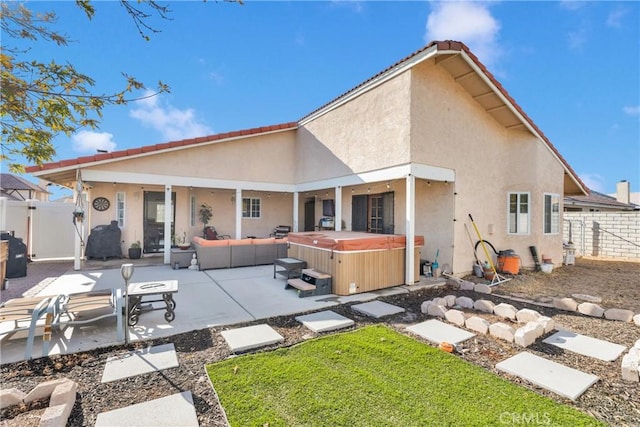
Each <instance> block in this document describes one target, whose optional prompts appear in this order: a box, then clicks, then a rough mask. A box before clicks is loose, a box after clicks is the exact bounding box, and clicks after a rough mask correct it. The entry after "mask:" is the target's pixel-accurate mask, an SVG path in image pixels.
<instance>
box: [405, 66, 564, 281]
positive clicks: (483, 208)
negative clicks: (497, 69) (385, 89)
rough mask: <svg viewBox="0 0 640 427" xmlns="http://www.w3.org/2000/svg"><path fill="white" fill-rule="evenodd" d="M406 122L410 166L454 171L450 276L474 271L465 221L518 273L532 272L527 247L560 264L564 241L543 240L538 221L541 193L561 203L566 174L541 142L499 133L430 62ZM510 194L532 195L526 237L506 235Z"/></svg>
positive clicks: (416, 81)
mask: <svg viewBox="0 0 640 427" xmlns="http://www.w3.org/2000/svg"><path fill="white" fill-rule="evenodd" d="M411 118H412V120H411V154H412V161H414V162H417V163H423V164H429V165H435V166H441V167H445V168H451V169H453V170H455V175H456V182H455V183H454V185H453V186H450V187H451V188H452V190H450V191H453V192H455V193H457V195H455V196H454V198H455V204H454V207H453V214H454V215H455V219H456V221H455V225H454V229H455V235H454V240H453V242H452V243H453V245H454V247H455V251H456V257H455V259H454V260H453V267H454V271H456V272H457V271H469V270H471V266H472V264H473V251H472V250H471V245H470V244H469V239H468V237H467V236H466V232H465V230H464V224H465V223H467V226H468V227H470V231H471V233H472V237H473V240H474V242H475V241H476V240H478V239H477V236H476V234H475V232H474V230H473V228H472V227H471V224H470V221H469V217H468V214H472V215H473V218H474V220H475V222H476V225H477V226H478V228H479V230H480V234H481V235H482V237H483V238H484V239H485V240H489V241H490V242H491V243H492V244H493V245H494V246H495V247H496V249H497V250H504V249H513V250H515V251H516V253H517V254H519V255H520V257H521V259H522V263H523V265H524V266H532V265H533V260H532V258H531V256H530V254H529V249H528V248H529V246H532V245H533V246H536V247H537V249H538V253H540V254H542V253H544V254H549V255H550V256H551V257H552V258H553V259H554V262H556V261H561V251H562V236H561V235H560V234H556V235H548V236H545V235H544V234H543V223H542V221H543V217H542V213H543V195H544V193H545V192H547V193H555V194H559V195H560V196H562V194H563V174H564V170H563V168H562V166H561V165H560V163H558V162H557V161H556V160H555V159H554V158H553V156H552V155H551V153H550V151H549V150H548V149H547V148H546V146H545V145H544V144H543V143H542V142H541V141H540V140H538V139H537V138H535V137H534V136H533V135H532V134H530V133H528V132H524V131H509V130H507V129H505V128H504V127H502V126H501V125H500V124H499V123H497V122H496V121H495V120H493V119H492V118H491V117H490V115H489V114H488V113H487V112H486V111H484V109H483V108H482V107H481V106H480V105H479V104H478V103H477V102H475V101H474V100H473V99H472V98H471V96H470V95H469V94H468V93H467V92H466V91H465V90H464V89H463V88H462V87H461V86H459V85H458V84H456V83H455V81H453V79H452V77H451V76H450V75H449V74H448V73H447V72H446V71H445V70H443V69H442V68H440V67H437V66H435V65H434V64H433V63H432V62H427V63H423V64H420V65H418V66H416V67H415V68H414V69H413V71H412V99H411ZM510 191H522V192H530V210H529V213H530V217H531V225H530V233H529V234H528V235H524V236H514V235H508V234H507V194H508V192H510ZM445 211H446V209H445ZM444 213H445V212H440V215H442V214H444ZM416 222H418V220H416ZM425 227H430V225H429V224H425ZM560 227H562V226H560ZM441 243H443V242H441ZM443 244H444V245H446V243H443ZM441 253H442V248H441Z"/></svg>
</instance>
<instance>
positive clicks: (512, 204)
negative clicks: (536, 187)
mask: <svg viewBox="0 0 640 427" xmlns="http://www.w3.org/2000/svg"><path fill="white" fill-rule="evenodd" d="M507 221H508V227H509V228H508V230H509V234H529V193H509V217H508V220H507Z"/></svg>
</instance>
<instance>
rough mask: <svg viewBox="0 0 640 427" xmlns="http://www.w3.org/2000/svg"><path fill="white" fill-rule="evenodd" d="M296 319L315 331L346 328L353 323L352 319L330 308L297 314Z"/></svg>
mask: <svg viewBox="0 0 640 427" xmlns="http://www.w3.org/2000/svg"><path fill="white" fill-rule="evenodd" d="M296 320H297V321H298V322H300V323H302V324H303V325H304V326H305V327H307V328H308V329H311V330H312V331H313V332H315V333H320V332H328V331H335V330H336V329H343V328H348V327H350V326H353V324H354V323H355V322H354V321H353V320H351V319H349V318H347V317H344V316H342V315H340V314H338V313H336V312H334V311H331V310H326V311H320V312H318V313H311V314H307V315H304V316H297V317H296Z"/></svg>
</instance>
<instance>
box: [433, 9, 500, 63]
mask: <svg viewBox="0 0 640 427" xmlns="http://www.w3.org/2000/svg"><path fill="white" fill-rule="evenodd" d="M426 29H427V32H426V34H425V40H426V41H427V42H429V41H433V40H457V41H461V42H463V43H464V44H466V45H467V46H469V48H470V49H471V51H472V52H473V53H474V54H475V55H476V56H477V57H478V59H480V61H482V62H483V63H484V64H485V65H487V66H489V65H492V64H494V63H495V62H496V60H497V59H498V57H499V56H500V54H501V49H500V45H499V43H498V41H497V36H498V32H499V31H500V23H499V22H498V21H497V20H496V19H495V18H494V17H493V16H492V15H491V12H490V11H489V4H488V3H483V2H473V3H471V2H466V1H462V2H438V3H434V4H433V8H432V11H431V13H430V14H429V17H428V18H427V25H426Z"/></svg>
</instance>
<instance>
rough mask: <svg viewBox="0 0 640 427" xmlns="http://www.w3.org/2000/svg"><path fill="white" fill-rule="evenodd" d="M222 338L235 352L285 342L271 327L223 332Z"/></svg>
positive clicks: (253, 327) (261, 326)
mask: <svg viewBox="0 0 640 427" xmlns="http://www.w3.org/2000/svg"><path fill="white" fill-rule="evenodd" d="M221 334H222V336H223V337H224V339H225V341H226V342H227V344H228V345H229V348H231V351H233V352H239V351H246V350H251V349H253V348H258V347H264V346H266V345H271V344H276V343H279V342H283V341H284V338H283V337H282V335H280V334H279V333H277V332H276V331H275V330H274V329H273V328H272V327H271V326H269V325H255V326H247V327H244V328H238V329H230V330H228V331H222V332H221Z"/></svg>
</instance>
